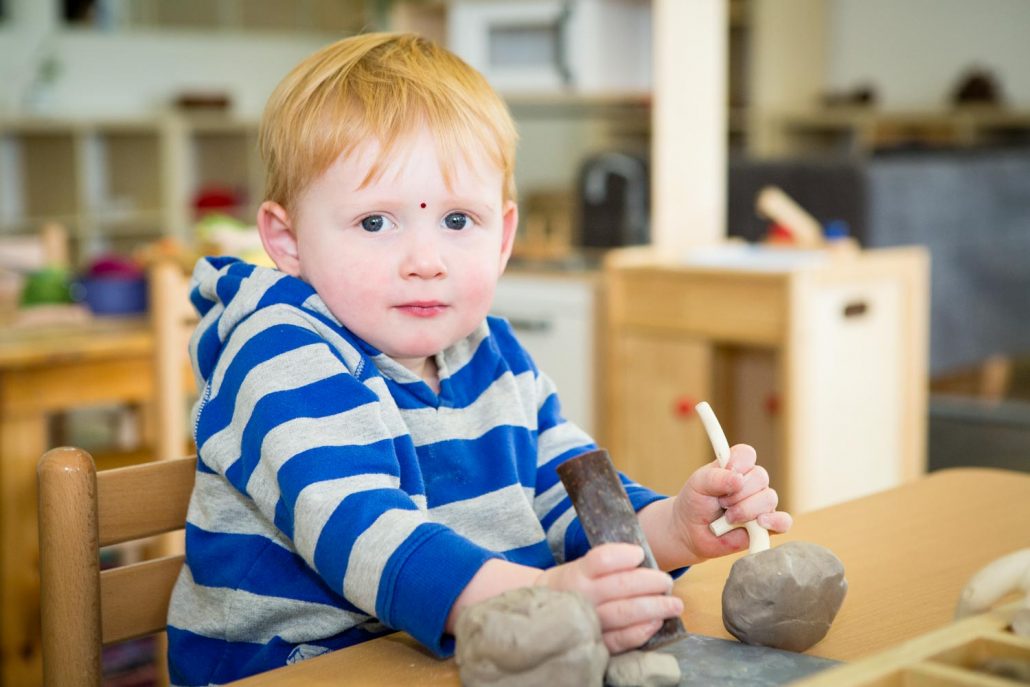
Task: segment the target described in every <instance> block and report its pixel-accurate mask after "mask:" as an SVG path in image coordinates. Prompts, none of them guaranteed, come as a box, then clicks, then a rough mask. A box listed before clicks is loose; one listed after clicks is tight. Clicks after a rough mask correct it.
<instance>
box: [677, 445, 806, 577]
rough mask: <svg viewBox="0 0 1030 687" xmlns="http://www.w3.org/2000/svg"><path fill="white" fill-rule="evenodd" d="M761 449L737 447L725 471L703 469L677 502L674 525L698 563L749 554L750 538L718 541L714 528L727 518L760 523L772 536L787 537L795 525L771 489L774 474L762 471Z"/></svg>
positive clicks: (739, 534)
mask: <svg viewBox="0 0 1030 687" xmlns="http://www.w3.org/2000/svg"><path fill="white" fill-rule="evenodd" d="M756 458H757V456H756V454H755V449H753V448H751V447H750V446H748V445H747V444H737V445H736V446H734V447H732V448H731V449H730V459H729V461H728V462H727V463H726V467H725V468H720V467H719V463H718V462H717V461H712V462H711V463H710V464H708V465H705V466H704V467H702V468H699V469H698V470H697V471H695V472H694V474H693V475H691V476H690V478H689V479H688V480H687V483H686V484H685V485H684V486H683V489H681V490H680V493H679V494H678V495H677V496H676V498H675V499H674V505H673V521H674V524H675V526H676V528H677V530H678V532H679V535H680V538H681V540H682V541H683V544H684V545H685V546H686V547H687V549H688V550H689V551H690V552H692V553H693V555H694V557H696V558H697V559H698V560H703V559H706V558H716V557H718V556H724V555H726V554H728V553H733V552H735V551H740V550H742V549H746V548H747V546H748V537H747V532H745V531H744V530H743V529H736V530H733V531H731V532H727V533H726V534H724V535H723V536H721V537H716V536H715V535H714V534H712V532H711V530H709V529H708V525H709V524H710V523H711V522H712V521H714V520H717V519H718V518H719V516H720V515H722V514H723V511H724V510H725V512H726V518H727V520H728V521H729V522H730V524H737V523H742V522H747V521H749V520H758V524H759V525H761V526H762V527H764V528H766V529H767V530H769V531H771V532H786V531H787V530H789V529H790V526H791V524H792V522H793V520H792V518H791V517H790V515H789V514H788V513H785V512H783V511H777V510H776V505H777V503H778V502H779V497H778V496H777V494H776V491H775V490H773V489H771V488H770V487H769V473H767V472H766V471H765V468H763V467H762V466H761V465H756V464H755V461H756Z"/></svg>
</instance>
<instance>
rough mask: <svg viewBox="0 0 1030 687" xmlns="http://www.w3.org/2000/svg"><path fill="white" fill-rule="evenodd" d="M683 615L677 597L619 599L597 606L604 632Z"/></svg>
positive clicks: (680, 602)
mask: <svg viewBox="0 0 1030 687" xmlns="http://www.w3.org/2000/svg"><path fill="white" fill-rule="evenodd" d="M681 613H683V600H682V599H680V598H679V597H677V596H640V597H636V598H633V599H619V600H617V601H609V602H608V603H603V604H599V605H598V606H597V617H598V619H599V620H600V621H601V627H603V628H604V629H605V630H606V631H612V630H621V629H623V628H627V627H633V626H634V625H640V624H642V623H648V622H650V621H652V620H664V619H665V618H673V617H676V616H679V615H680V614H681Z"/></svg>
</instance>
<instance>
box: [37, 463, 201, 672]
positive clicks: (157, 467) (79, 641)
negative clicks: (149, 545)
mask: <svg viewBox="0 0 1030 687" xmlns="http://www.w3.org/2000/svg"><path fill="white" fill-rule="evenodd" d="M37 474H38V477H39V550H40V588H41V600H40V601H41V611H42V630H43V679H44V683H45V684H46V685H47V686H48V687H65V686H68V687H72V686H76V687H81V686H82V685H100V682H101V667H100V652H101V649H102V648H103V646H104V645H107V644H112V643H114V642H120V641H123V640H127V639H132V638H135V637H142V636H146V635H150V634H155V633H160V632H163V631H164V629H165V625H166V618H167V613H168V601H169V597H170V595H171V592H172V587H173V586H174V584H175V580H176V577H177V576H178V574H179V570H180V568H181V567H182V562H183V556H182V555H173V556H165V557H162V558H156V559H152V560H145V561H141V562H138V563H133V564H130V565H126V566H123V567H118V568H111V569H109V570H103V571H102V570H100V558H99V553H100V548H101V547H103V546H108V545H111V544H117V543H121V542H127V541H133V540H136V539H142V538H144V537H150V536H154V535H158V534H163V533H167V532H174V531H176V530H181V529H183V528H184V527H185V523H186V510H187V507H188V505H189V499H190V494H191V492H192V490H193V482H194V479H195V474H196V459H195V458H177V459H174V460H164V461H157V462H152V463H145V464H141V465H134V466H130V467H125V468H117V469H114V470H104V471H100V472H97V470H96V466H95V465H94V463H93V458H92V457H91V456H90V455H89V453H87V452H86V451H83V450H82V449H77V448H55V449H52V450H50V451H48V452H47V453H46V454H44V455H43V457H42V458H41V459H40V461H39V464H38V466H37Z"/></svg>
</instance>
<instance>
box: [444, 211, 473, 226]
mask: <svg viewBox="0 0 1030 687" xmlns="http://www.w3.org/2000/svg"><path fill="white" fill-rule="evenodd" d="M443 225H444V226H445V227H447V228H448V229H467V228H468V227H470V226H471V225H472V218H471V217H469V216H468V215H466V214H465V213H464V212H452V213H450V214H449V215H447V216H446V217H444V218H443Z"/></svg>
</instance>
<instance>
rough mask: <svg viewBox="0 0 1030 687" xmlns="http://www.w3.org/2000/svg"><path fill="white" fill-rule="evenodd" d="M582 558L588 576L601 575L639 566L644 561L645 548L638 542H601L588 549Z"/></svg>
mask: <svg viewBox="0 0 1030 687" xmlns="http://www.w3.org/2000/svg"><path fill="white" fill-rule="evenodd" d="M582 560H583V572H584V573H585V574H586V575H587V576H588V577H600V576H602V575H608V574H610V573H613V572H616V571H618V570H630V569H632V568H635V567H637V566H638V565H640V564H641V563H643V562H644V549H643V548H641V547H640V546H637V545H636V544H615V543H613V544H601V545H600V546H595V547H594V548H592V549H590V550H589V551H587V554H586V555H585V556H583V559H582Z"/></svg>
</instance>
